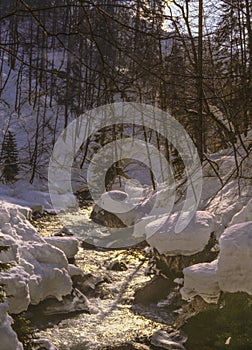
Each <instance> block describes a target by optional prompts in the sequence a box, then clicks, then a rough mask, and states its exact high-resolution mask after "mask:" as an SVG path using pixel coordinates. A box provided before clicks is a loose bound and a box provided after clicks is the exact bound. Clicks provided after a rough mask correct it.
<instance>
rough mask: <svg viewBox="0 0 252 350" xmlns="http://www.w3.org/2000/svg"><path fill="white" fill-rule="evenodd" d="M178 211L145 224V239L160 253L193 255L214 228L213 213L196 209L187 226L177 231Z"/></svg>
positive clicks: (202, 247) (199, 249) (203, 244)
mask: <svg viewBox="0 0 252 350" xmlns="http://www.w3.org/2000/svg"><path fill="white" fill-rule="evenodd" d="M179 215H180V213H175V214H171V215H170V216H162V217H161V218H159V219H157V220H155V221H153V222H151V223H149V224H147V226H146V228H145V231H146V236H147V238H146V241H147V242H148V243H149V244H150V246H151V247H154V248H156V249H157V251H158V252H159V253H160V254H165V255H169V256H175V255H186V256H188V255H193V254H196V253H198V252H201V251H203V250H204V248H205V247H206V245H207V244H208V242H209V239H210V237H211V233H212V232H213V231H214V229H215V217H214V215H212V214H210V213H208V212H204V211H197V212H196V213H195V215H194V216H193V218H192V220H191V221H190V223H189V224H188V226H187V227H186V228H185V229H184V230H183V231H182V232H179V233H176V232H175V227H176V224H177V221H178V217H179Z"/></svg>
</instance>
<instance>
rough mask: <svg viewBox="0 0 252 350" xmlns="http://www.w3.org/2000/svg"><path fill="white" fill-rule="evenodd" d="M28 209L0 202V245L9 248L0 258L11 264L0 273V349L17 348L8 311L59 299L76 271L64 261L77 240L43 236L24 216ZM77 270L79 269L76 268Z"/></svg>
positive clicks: (26, 216) (70, 284)
mask: <svg viewBox="0 0 252 350" xmlns="http://www.w3.org/2000/svg"><path fill="white" fill-rule="evenodd" d="M30 215H31V210H30V209H29V208H27V207H21V206H18V205H15V204H12V203H7V202H4V201H2V202H0V245H1V246H8V247H9V249H8V250H6V251H2V252H1V253H0V260H1V261H2V262H4V263H10V264H11V267H10V268H9V269H8V270H7V271H4V272H1V273H0V284H4V285H5V291H6V294H7V296H8V295H9V297H8V298H7V302H8V307H6V303H4V304H1V305H0V334H1V343H2V342H4V341H8V344H9V345H8V346H7V347H3V348H1V349H8V350H17V349H22V346H21V345H20V344H18V343H17V340H16V335H15V333H14V332H12V330H11V328H10V324H11V318H10V317H9V316H8V315H7V313H6V312H7V311H8V312H9V313H11V314H18V313H20V312H22V311H25V310H27V308H28V306H29V305H30V304H33V305H36V304H38V303H39V302H41V301H42V300H44V299H46V298H48V297H54V298H56V299H57V300H59V301H61V300H62V297H63V296H65V295H68V294H70V293H71V291H72V280H71V275H72V274H76V271H75V270H76V269H74V268H73V267H72V266H71V265H69V263H68V260H67V259H68V258H72V257H74V255H75V254H76V253H77V251H78V240H77V239H76V238H72V237H68V238H64V237H63V238H61V237H51V238H48V239H43V238H42V237H40V235H39V234H38V233H37V231H36V230H35V228H34V227H33V226H32V225H31V224H30V222H29V221H28V220H27V219H28V218H29V217H30ZM78 273H80V272H78Z"/></svg>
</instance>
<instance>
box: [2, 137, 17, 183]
mask: <svg viewBox="0 0 252 350" xmlns="http://www.w3.org/2000/svg"><path fill="white" fill-rule="evenodd" d="M1 165H2V168H3V170H2V175H1V177H2V180H3V182H5V183H12V182H15V180H16V176H17V174H18V170H19V168H18V150H17V143H16V140H15V135H14V133H13V132H11V131H8V132H7V133H6V134H5V137H4V140H3V144H2V151H1Z"/></svg>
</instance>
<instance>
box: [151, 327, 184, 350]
mask: <svg viewBox="0 0 252 350" xmlns="http://www.w3.org/2000/svg"><path fill="white" fill-rule="evenodd" d="M186 340H187V338H186V337H183V336H181V335H180V334H179V333H167V332H166V331H163V330H158V331H156V332H155V333H153V335H152V337H151V344H152V345H154V346H156V347H158V348H161V349H167V350H185V347H184V346H183V345H182V344H183V343H185V342H186Z"/></svg>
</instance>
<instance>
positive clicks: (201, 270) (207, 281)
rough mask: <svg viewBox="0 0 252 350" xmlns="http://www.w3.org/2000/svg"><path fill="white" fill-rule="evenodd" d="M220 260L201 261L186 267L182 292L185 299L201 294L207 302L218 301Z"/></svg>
mask: <svg viewBox="0 0 252 350" xmlns="http://www.w3.org/2000/svg"><path fill="white" fill-rule="evenodd" d="M217 264H218V260H214V261H213V262H211V263H201V264H196V265H192V266H189V267H186V268H185V269H184V270H183V273H184V287H183V288H181V290H180V293H181V295H182V298H183V299H190V298H193V297H194V296H196V295H199V296H201V297H202V299H204V300H205V301H206V302H207V303H217V302H218V300H219V296H220V287H219V284H218V280H217Z"/></svg>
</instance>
